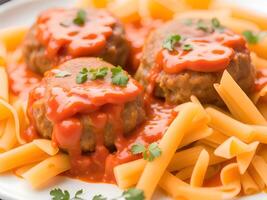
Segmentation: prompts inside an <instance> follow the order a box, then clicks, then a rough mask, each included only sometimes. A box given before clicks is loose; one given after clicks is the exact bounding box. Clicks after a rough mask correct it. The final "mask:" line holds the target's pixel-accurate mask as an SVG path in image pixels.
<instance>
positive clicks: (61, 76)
mask: <svg viewBox="0 0 267 200" xmlns="http://www.w3.org/2000/svg"><path fill="white" fill-rule="evenodd" d="M67 76H71V73H70V72H68V71H59V72H58V73H56V75H55V77H56V78H64V77H67Z"/></svg>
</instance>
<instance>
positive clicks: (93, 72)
mask: <svg viewBox="0 0 267 200" xmlns="http://www.w3.org/2000/svg"><path fill="white" fill-rule="evenodd" d="M89 72H90V74H89V75H90V79H91V80H96V79H103V78H105V76H106V75H107V74H108V68H107V67H102V68H97V69H90V71H89Z"/></svg>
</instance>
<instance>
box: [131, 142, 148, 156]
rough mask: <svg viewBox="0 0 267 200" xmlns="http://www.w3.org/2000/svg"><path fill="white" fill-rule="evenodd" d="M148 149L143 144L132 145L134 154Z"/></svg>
mask: <svg viewBox="0 0 267 200" xmlns="http://www.w3.org/2000/svg"><path fill="white" fill-rule="evenodd" d="M145 151H146V148H145V146H144V145H142V144H134V145H133V146H132V147H131V152H132V153H133V154H139V153H144V152H145Z"/></svg>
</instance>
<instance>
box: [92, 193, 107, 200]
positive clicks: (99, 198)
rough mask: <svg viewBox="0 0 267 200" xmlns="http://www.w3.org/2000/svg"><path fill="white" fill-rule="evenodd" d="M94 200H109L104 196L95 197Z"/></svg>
mask: <svg viewBox="0 0 267 200" xmlns="http://www.w3.org/2000/svg"><path fill="white" fill-rule="evenodd" d="M92 200H107V198H106V197H104V196H103V195H102V194H98V195H95V196H94V197H93V199H92Z"/></svg>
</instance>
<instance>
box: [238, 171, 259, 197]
mask: <svg viewBox="0 0 267 200" xmlns="http://www.w3.org/2000/svg"><path fill="white" fill-rule="evenodd" d="M241 184H242V188H243V192H244V193H245V194H246V195H251V194H254V193H257V192H259V191H260V189H259V187H258V186H257V184H256V183H255V182H254V180H253V179H252V177H251V176H250V175H249V173H247V172H246V173H244V174H243V175H242V176H241Z"/></svg>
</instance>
